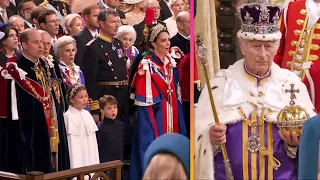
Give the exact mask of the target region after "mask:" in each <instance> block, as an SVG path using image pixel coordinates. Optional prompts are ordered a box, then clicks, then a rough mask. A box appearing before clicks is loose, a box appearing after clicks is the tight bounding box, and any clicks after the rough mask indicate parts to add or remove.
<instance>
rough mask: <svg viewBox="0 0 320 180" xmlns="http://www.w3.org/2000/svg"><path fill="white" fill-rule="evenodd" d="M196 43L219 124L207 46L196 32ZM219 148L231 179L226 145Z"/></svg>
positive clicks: (217, 123) (216, 120) (229, 179)
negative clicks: (210, 79) (208, 65)
mask: <svg viewBox="0 0 320 180" xmlns="http://www.w3.org/2000/svg"><path fill="white" fill-rule="evenodd" d="M196 44H197V47H198V48H197V55H198V57H199V58H200V63H201V65H202V67H203V70H204V74H205V78H206V83H207V88H208V92H209V97H210V102H211V107H212V112H213V116H214V120H215V124H216V125H219V124H220V122H219V118H218V113H217V110H216V106H215V104H214V100H213V95H212V90H211V85H210V81H209V75H208V71H207V63H208V59H207V48H206V47H205V46H204V43H203V40H202V39H201V37H200V33H198V34H197V37H196ZM221 150H222V155H223V160H224V161H223V162H224V166H225V169H226V176H227V180H233V179H234V178H233V175H232V170H231V166H230V162H229V158H228V154H227V150H226V147H225V145H224V144H222V145H221Z"/></svg>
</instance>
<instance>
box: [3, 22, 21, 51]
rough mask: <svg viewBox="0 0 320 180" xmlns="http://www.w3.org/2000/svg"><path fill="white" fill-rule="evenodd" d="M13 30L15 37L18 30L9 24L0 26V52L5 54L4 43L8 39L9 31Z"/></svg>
mask: <svg viewBox="0 0 320 180" xmlns="http://www.w3.org/2000/svg"><path fill="white" fill-rule="evenodd" d="M11 29H12V30H14V31H15V32H16V33H17V36H18V34H19V32H18V30H17V29H16V28H15V27H14V26H13V24H11V23H4V24H1V25H0V31H1V32H3V33H4V37H3V38H2V39H1V40H0V52H2V53H4V54H6V51H5V49H4V43H3V42H4V41H5V40H7V39H8V37H9V33H10V30H11Z"/></svg>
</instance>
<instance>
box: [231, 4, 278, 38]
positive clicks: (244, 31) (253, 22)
mask: <svg viewBox="0 0 320 180" xmlns="http://www.w3.org/2000/svg"><path fill="white" fill-rule="evenodd" d="M239 12H240V18H241V29H240V30H239V31H238V33H237V35H238V37H239V38H242V39H249V40H261V41H275V40H279V39H281V32H280V31H279V27H278V22H279V20H280V15H281V8H280V7H279V6H276V5H271V4H268V3H263V2H255V3H248V4H243V5H242V6H240V7H239Z"/></svg>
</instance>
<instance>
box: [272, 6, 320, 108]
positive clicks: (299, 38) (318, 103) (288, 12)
mask: <svg viewBox="0 0 320 180" xmlns="http://www.w3.org/2000/svg"><path fill="white" fill-rule="evenodd" d="M309 2H310V3H311V4H310V5H308V3H309ZM312 2H313V1H312V0H311V1H308V0H307V1H306V0H303V1H295V2H290V3H289V5H288V7H286V8H285V10H284V13H283V15H282V18H281V22H280V31H281V33H282V38H281V40H280V46H279V49H278V52H277V55H276V56H275V58H274V62H275V63H276V64H278V65H279V66H280V67H282V68H286V69H289V70H291V71H292V72H294V73H296V74H297V75H298V76H299V77H300V78H301V80H302V81H303V82H304V83H305V85H306V86H307V88H308V91H309V93H310V96H311V100H312V102H313V103H314V105H315V109H316V110H317V111H318V112H319V111H320V91H319V90H318V89H319V88H320V78H319V77H318V72H319V70H320V60H319V53H320V51H319V47H320V28H319V27H320V18H319V17H317V16H313V13H311V12H309V11H308V9H309V8H308V6H313V4H312ZM314 13H316V12H314Z"/></svg>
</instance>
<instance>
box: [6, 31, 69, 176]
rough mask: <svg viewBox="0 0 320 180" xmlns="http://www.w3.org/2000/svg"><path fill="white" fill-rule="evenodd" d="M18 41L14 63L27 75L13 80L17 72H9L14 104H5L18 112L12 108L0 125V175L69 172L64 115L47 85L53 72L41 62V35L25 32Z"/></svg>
mask: <svg viewBox="0 0 320 180" xmlns="http://www.w3.org/2000/svg"><path fill="white" fill-rule="evenodd" d="M20 40H21V44H22V47H23V49H24V51H23V56H21V58H19V59H18V60H17V66H18V67H19V68H21V70H23V71H24V72H26V73H27V74H26V75H25V76H26V77H25V78H24V79H23V78H20V77H19V75H18V76H14V73H15V74H16V75H17V73H16V72H17V71H16V70H13V71H12V77H14V81H15V89H16V103H13V102H14V101H10V100H11V98H8V104H10V105H11V103H12V104H15V107H16V108H17V110H16V111H13V109H15V108H12V111H9V112H8V116H7V118H6V119H5V120H3V121H0V122H1V125H0V128H1V129H0V131H1V136H0V145H1V150H0V153H1V154H0V171H7V172H12V173H18V174H26V173H27V172H30V171H41V172H44V173H51V172H53V171H57V170H59V171H61V170H66V169H69V168H70V162H69V152H68V143H67V135H66V133H65V132H66V130H65V126H64V119H63V111H62V109H60V106H59V102H61V99H62V97H61V96H60V97H59V95H57V94H56V93H52V92H53V90H54V87H53V86H51V85H50V84H51V80H54V79H53V78H52V76H50V75H49V74H51V75H52V74H53V71H52V70H53V69H51V70H49V69H50V67H49V66H46V65H45V62H44V61H42V60H41V59H40V58H41V57H42V44H41V40H42V37H41V34H40V33H39V32H38V31H37V30H34V29H28V30H26V31H24V32H23V33H22V34H21V35H20ZM43 63H44V64H43ZM11 69H12V68H11ZM11 69H9V71H10V70H11ZM49 71H50V72H49ZM49 82H50V83H49ZM49 87H50V88H49ZM51 88H53V89H51ZM8 89H9V88H8ZM9 90H10V89H9ZM9 92H10V91H9ZM11 95H13V94H11ZM53 105H54V106H55V107H56V112H54V110H55V109H54V108H53ZM8 107H11V106H8ZM11 112H12V113H11ZM53 116H55V117H56V120H55V121H54V120H53V119H52V118H53ZM56 123H57V124H56ZM53 126H54V127H53ZM56 131H58V132H57V133H58V135H59V136H57V133H56Z"/></svg>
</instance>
